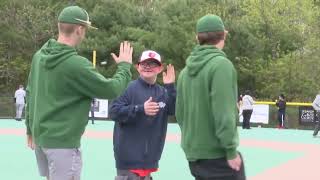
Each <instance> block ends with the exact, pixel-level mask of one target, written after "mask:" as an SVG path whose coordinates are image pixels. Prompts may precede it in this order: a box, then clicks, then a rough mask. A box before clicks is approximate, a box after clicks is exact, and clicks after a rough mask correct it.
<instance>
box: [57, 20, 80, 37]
mask: <svg viewBox="0 0 320 180" xmlns="http://www.w3.org/2000/svg"><path fill="white" fill-rule="evenodd" d="M78 26H79V25H78V24H69V23H60V22H59V23H58V29H59V33H62V34H64V35H66V36H70V35H71V34H72V33H73V32H74V31H75V30H76V28H77V27H78Z"/></svg>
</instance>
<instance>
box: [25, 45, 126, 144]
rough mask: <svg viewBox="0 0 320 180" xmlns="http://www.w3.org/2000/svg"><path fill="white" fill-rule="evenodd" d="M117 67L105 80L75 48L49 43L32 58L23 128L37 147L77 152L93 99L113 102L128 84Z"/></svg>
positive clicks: (122, 67)
mask: <svg viewBox="0 0 320 180" xmlns="http://www.w3.org/2000/svg"><path fill="white" fill-rule="evenodd" d="M130 67H131V65H130V64H129V63H124V62H123V63H119V64H118V69H117V72H116V74H115V75H114V76H113V77H112V78H111V79H106V78H105V77H104V76H102V75H101V74H99V73H98V72H97V71H96V69H95V68H94V67H93V66H92V63H91V62H90V61H89V60H88V59H86V58H84V57H82V56H79V55H78V54H77V52H76V50H75V48H73V47H71V46H67V45H64V44H61V43H58V42H57V41H56V40H54V39H50V40H49V41H48V42H47V43H46V44H44V45H43V47H42V48H41V49H40V50H39V51H38V52H36V54H35V55H34V56H33V59H32V64H31V70H30V74H29V79H28V86H27V110H26V126H27V134H29V135H32V137H33V140H34V142H35V144H36V145H37V146H40V147H45V148H78V147H80V139H81V136H82V134H83V132H84V130H85V127H86V125H87V123H88V113H89V108H90V104H91V101H92V99H93V98H104V99H109V98H115V97H116V96H118V95H119V94H121V92H122V91H123V90H124V89H125V88H126V87H127V84H128V83H129V81H130V80H131V73H130Z"/></svg>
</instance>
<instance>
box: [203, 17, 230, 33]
mask: <svg viewBox="0 0 320 180" xmlns="http://www.w3.org/2000/svg"><path fill="white" fill-rule="evenodd" d="M224 30H225V28H224V24H223V22H222V20H221V18H220V17H219V16H217V15H213V14H208V15H205V16H203V17H201V18H200V19H199V20H198V22H197V33H201V32H221V31H222V32H223V31H224Z"/></svg>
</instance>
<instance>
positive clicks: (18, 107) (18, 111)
mask: <svg viewBox="0 0 320 180" xmlns="http://www.w3.org/2000/svg"><path fill="white" fill-rule="evenodd" d="M23 108H24V104H16V119H21V116H22V112H23Z"/></svg>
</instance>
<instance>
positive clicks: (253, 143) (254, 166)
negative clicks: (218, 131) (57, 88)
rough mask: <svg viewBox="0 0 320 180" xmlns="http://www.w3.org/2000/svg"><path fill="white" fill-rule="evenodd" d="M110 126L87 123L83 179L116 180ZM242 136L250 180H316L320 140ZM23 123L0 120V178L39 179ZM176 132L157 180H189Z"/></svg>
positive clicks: (302, 134)
mask: <svg viewBox="0 0 320 180" xmlns="http://www.w3.org/2000/svg"><path fill="white" fill-rule="evenodd" d="M112 129H113V122H106V121H96V123H95V124H94V125H92V124H89V125H88V128H87V131H86V134H85V135H84V138H83V140H82V148H81V149H82V153H83V163H84V166H83V172H82V179H83V180H97V179H107V180H113V179H114V176H115V168H114V164H115V162H114V159H113V149H112ZM239 133H240V151H241V153H242V154H243V156H244V161H245V169H246V175H247V177H248V179H249V180H271V179H272V180H300V179H303V180H319V179H320V174H319V173H318V172H317V171H318V170H319V163H320V138H313V137H312V131H308V130H288V129H285V130H283V129H281V130H279V129H267V128H252V129H250V130H242V129H240V128H239ZM25 140H26V137H25V127H24V122H17V121H15V120H10V119H6V120H0V142H1V148H0V159H1V160H0V169H1V173H0V179H1V180H2V179H3V180H38V179H39V180H41V179H42V178H40V177H39V176H38V171H37V166H36V161H35V157H34V152H33V151H31V150H30V149H28V148H27V147H26V141H25ZM179 141H180V130H179V127H178V126H177V125H176V124H169V126H168V134H167V142H166V145H165V148H164V152H163V155H162V159H161V161H160V168H159V172H157V173H155V174H154V175H153V177H154V179H156V180H171V179H172V180H173V179H181V180H192V179H193V178H192V176H191V174H190V173H189V168H188V166H187V161H186V160H185V157H184V153H183V151H182V149H181V148H180V144H179Z"/></svg>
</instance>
